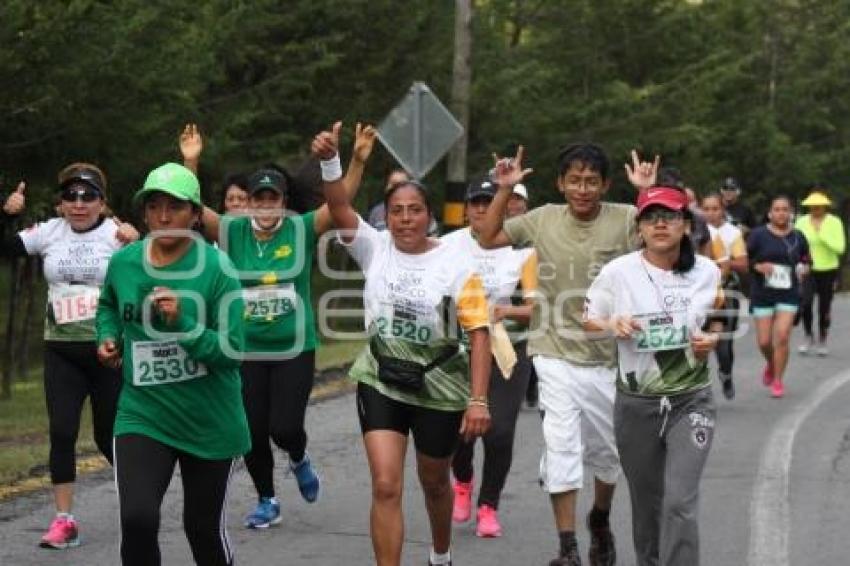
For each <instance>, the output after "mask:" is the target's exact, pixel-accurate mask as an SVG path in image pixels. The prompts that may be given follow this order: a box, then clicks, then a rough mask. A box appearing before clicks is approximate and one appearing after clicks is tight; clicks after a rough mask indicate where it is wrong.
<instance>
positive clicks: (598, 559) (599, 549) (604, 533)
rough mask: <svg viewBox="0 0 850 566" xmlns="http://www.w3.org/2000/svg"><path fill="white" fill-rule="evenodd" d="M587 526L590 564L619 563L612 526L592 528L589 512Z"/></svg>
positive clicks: (599, 565) (610, 564)
mask: <svg viewBox="0 0 850 566" xmlns="http://www.w3.org/2000/svg"><path fill="white" fill-rule="evenodd" d="M730 382H731V380H730ZM724 393H725V384H724ZM727 399H728V397H727ZM587 528H588V530H589V531H590V550H589V551H588V553H587V560H588V562H590V566H614V564H616V563H617V549H616V548H615V546H614V534H613V533H612V532H611V528H610V527H609V526H607V525H606V526H605V527H602V528H599V529H592V528H590V515H589V514H588V516H587Z"/></svg>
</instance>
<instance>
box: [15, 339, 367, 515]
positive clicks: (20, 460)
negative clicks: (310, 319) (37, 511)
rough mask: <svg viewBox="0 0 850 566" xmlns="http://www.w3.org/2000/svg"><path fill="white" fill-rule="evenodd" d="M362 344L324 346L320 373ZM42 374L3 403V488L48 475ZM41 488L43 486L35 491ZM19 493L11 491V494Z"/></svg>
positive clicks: (84, 442) (20, 384)
mask: <svg viewBox="0 0 850 566" xmlns="http://www.w3.org/2000/svg"><path fill="white" fill-rule="evenodd" d="M363 344H364V343H363V342H332V343H329V344H323V345H322V346H321V347H320V348H319V349H318V350H317V353H316V367H317V369H318V370H320V371H322V370H326V369H329V368H336V367H340V366H343V365H345V364H347V363H350V362H351V361H353V360H354V358H355V357H356V356H357V354H358V353H360V350H361V349H362V348H363ZM41 372H42V369H41V368H35V369H33V370H31V371H30V372H29V375H28V379H27V380H26V381H17V382H15V383H14V384H13V386H12V399H11V401H2V402H0V487H2V486H9V485H12V484H16V483H18V482H21V481H22V480H25V479H27V478H30V477H32V476H44V475H45V474H47V456H48V450H49V444H48V435H47V430H48V429H47V409H46V407H45V404H44V386H43V381H42V377H41ZM90 415H91V411H90V409H89V405H88V402H86V405H85V407H84V408H83V418H82V419H81V421H82V422H81V423H80V436H79V440H78V441H77V454H78V455H80V454H84V455H93V454H95V453H96V450H97V448H96V446H95V444H94V440H93V439H92V427H91V416H90ZM84 465H86V464H84ZM79 468H80V466H79V465H78V469H79ZM42 483H43V482H42ZM40 486H41V484H39V485H36V486H35V487H40ZM16 491H17V490H11V491H9V493H14V492H16ZM3 492H4V490H3V489H0V499H2V498H3Z"/></svg>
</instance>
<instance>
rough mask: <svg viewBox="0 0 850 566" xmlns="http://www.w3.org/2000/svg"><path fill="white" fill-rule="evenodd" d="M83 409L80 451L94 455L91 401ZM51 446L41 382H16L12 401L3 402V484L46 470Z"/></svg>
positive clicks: (0, 414) (0, 445) (0, 435)
mask: <svg viewBox="0 0 850 566" xmlns="http://www.w3.org/2000/svg"><path fill="white" fill-rule="evenodd" d="M33 373H36V374H38V373H39V372H33ZM84 411H85V412H84V413H83V414H84V415H85V417H84V418H83V419H82V422H81V423H80V436H79V440H78V441H77V452H78V453H82V454H91V453H92V452H94V451H95V449H96V448H95V444H94V440H92V432H91V418H90V417H89V415H90V414H91V413H90V410H89V409H88V402H87V403H86V406H85V408H84ZM48 448H49V445H48V439H47V409H46V408H45V405H44V387H43V385H42V381H41V379H29V380H27V381H22V382H17V383H15V384H14V385H13V387H12V400H11V401H4V402H2V404H0V485H6V484H10V483H13V482H16V481H18V480H21V479H24V478H27V477H29V476H31V475H40V474H42V473H44V472H46V470H47V467H46V466H47V453H48Z"/></svg>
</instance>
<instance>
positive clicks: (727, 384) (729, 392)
mask: <svg viewBox="0 0 850 566" xmlns="http://www.w3.org/2000/svg"><path fill="white" fill-rule="evenodd" d="M720 380H721V381H720V382H721V383H722V384H723V396H724V397H726V400H727V401H731V400H732V399H734V398H735V382H734V381H732V376H731V375H721V376H720Z"/></svg>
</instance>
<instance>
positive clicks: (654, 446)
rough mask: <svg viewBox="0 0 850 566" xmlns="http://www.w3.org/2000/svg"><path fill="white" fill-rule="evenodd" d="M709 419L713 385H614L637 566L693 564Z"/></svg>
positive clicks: (712, 415)
mask: <svg viewBox="0 0 850 566" xmlns="http://www.w3.org/2000/svg"><path fill="white" fill-rule="evenodd" d="M714 418H715V409H714V399H713V397H712V393H711V387H706V388H704V389H701V390H699V391H696V392H691V393H683V394H681V395H673V396H670V397H646V396H638V395H632V394H629V393H625V392H622V391H619V390H618V391H617V399H616V401H615V403H614V433H615V435H616V438H617V449H618V450H619V452H620V462H621V464H622V466H623V473H624V475H625V476H626V480H627V481H628V484H629V492H630V493H631V499H632V536H633V538H634V544H635V555H636V557H637V563H638V566H659V565H660V566H698V565H699V529H698V525H697V516H698V512H699V509H698V507H699V481H700V477H701V476H702V470H703V467H705V461H706V459H707V458H708V452H709V450H710V449H711V442H712V439H713V437H714Z"/></svg>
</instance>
